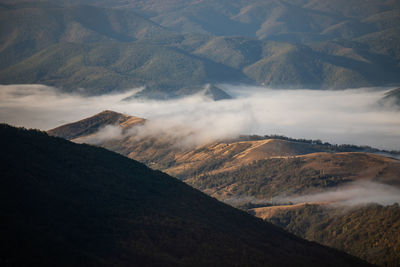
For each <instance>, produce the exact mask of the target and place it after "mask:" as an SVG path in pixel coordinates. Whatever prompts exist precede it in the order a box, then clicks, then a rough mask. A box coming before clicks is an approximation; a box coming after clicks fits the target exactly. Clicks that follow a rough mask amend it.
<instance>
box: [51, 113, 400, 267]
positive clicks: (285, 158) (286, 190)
mask: <svg viewBox="0 0 400 267" xmlns="http://www.w3.org/2000/svg"><path fill="white" fill-rule="evenodd" d="M108 112H110V111H108ZM110 113H111V112H110ZM113 114H114V115H113V116H116V117H126V118H135V117H130V116H127V115H122V114H119V113H113ZM102 117H104V113H100V114H97V115H95V116H94V117H93V118H97V119H95V121H103V119H102ZM106 124H107V123H106V122H105V123H103V124H102V126H100V125H97V126H96V127H95V128H91V127H90V126H89V127H87V126H86V125H85V124H82V123H80V122H77V123H71V124H69V125H66V126H61V127H59V128H57V129H59V130H57V129H56V130H51V131H49V133H50V134H52V135H56V136H59V137H63V138H67V137H68V135H69V134H68V133H69V131H71V130H72V129H73V130H72V131H76V129H75V127H77V128H78V129H79V130H78V132H82V133H83V134H82V135H80V136H77V135H75V137H74V138H73V139H71V140H73V141H74V142H77V143H82V142H89V143H90V142H94V143H95V144H96V145H100V146H103V147H106V148H108V149H110V150H113V151H116V152H118V153H121V154H123V155H126V156H128V157H130V158H133V159H136V160H139V161H141V162H143V163H145V164H147V165H148V166H150V167H152V168H153V169H159V170H163V171H165V172H167V173H169V174H170V175H173V176H175V177H178V178H179V179H181V180H183V181H184V182H186V183H187V184H189V185H191V186H193V187H195V188H197V189H200V190H201V191H203V192H205V193H207V194H208V195H211V196H213V197H215V198H217V199H219V200H221V201H224V202H226V203H229V204H230V205H233V206H236V207H238V208H241V209H243V210H245V211H248V212H249V213H251V214H253V215H255V216H257V217H260V218H263V219H267V220H269V221H271V222H273V223H274V224H277V225H278V226H280V227H284V228H285V229H286V230H288V231H290V232H292V233H294V234H296V235H299V236H300V237H303V238H306V239H309V240H313V241H316V242H319V243H322V244H325V245H328V246H332V247H335V248H337V249H340V250H344V251H346V252H348V253H351V254H352V255H355V256H357V257H361V258H363V259H365V260H367V261H369V262H370V263H373V264H378V265H380V266H395V263H396V262H397V261H398V256H396V255H398V253H397V249H398V248H397V247H398V242H397V241H396V240H397V239H396V238H398V237H399V236H398V231H397V230H396V229H397V228H396V227H398V219H396V218H398V206H393V207H391V206H385V207H383V206H376V205H375V206H361V207H353V208H352V209H346V208H343V207H342V206H341V207H339V208H332V206H331V205H330V204H332V203H334V204H335V202H332V201H334V200H330V202H326V203H317V202H316V201H312V202H311V203H308V202H301V201H300V200H299V201H300V202H298V203H295V204H293V203H287V204H286V205H283V204H279V201H281V200H282V199H292V198H293V197H296V196H297V197H300V196H305V195H310V194H311V195H312V194H317V193H324V192H327V191H329V192H333V191H335V190H339V189H342V188H344V187H346V186H353V185H354V183H356V184H357V183H369V182H372V183H380V184H385V185H386V186H392V187H393V188H400V176H399V173H400V161H399V160H398V159H395V154H390V153H388V152H386V154H385V153H382V152H380V151H378V150H374V149H372V148H368V147H357V146H351V145H343V146H333V145H330V144H326V143H322V142H321V141H311V140H295V139H290V138H284V137H278V136H275V137H274V136H266V137H260V136H242V137H240V138H238V139H235V140H220V141H216V142H213V143H211V144H204V145H199V146H196V147H193V146H189V147H188V146H179V145H176V144H178V143H179V142H181V141H182V138H184V137H183V136H181V135H176V136H174V135H167V134H165V133H163V134H158V133H156V132H148V133H147V134H146V133H145V132H143V130H145V129H146V128H145V127H144V128H143V129H142V128H141V127H142V125H136V126H135V125H131V127H128V128H126V127H124V126H118V125H117V127H119V128H120V129H121V130H122V131H126V132H127V134H125V135H124V134H121V135H118V137H117V138H99V137H96V135H98V133H97V134H96V133H93V132H94V131H95V129H98V128H105V127H106ZM144 126H145V123H144ZM86 129H87V130H89V132H90V134H85V133H84V132H85V131H86ZM128 129H129V130H128ZM140 129H142V130H140ZM176 131H177V132H181V131H180V130H179V129H176ZM189 134H190V132H189ZM383 154H384V155H383ZM390 156H392V158H391V157H390ZM374 185H376V184H374ZM366 194H369V193H366ZM287 197H290V198H287ZM339 200H340V199H339ZM287 201H288V200H287ZM304 201H307V200H306V199H305V200H304ZM271 205H272V206H271ZM380 221H382V223H383V224H381V223H380ZM360 222H368V223H367V224H362V225H361V224H360ZM343 229H345V230H343ZM346 229H349V230H346ZM350 229H352V230H350ZM396 231H397V232H396ZM333 232H335V233H338V234H337V235H333V234H332V233H333ZM382 233H383V234H382ZM393 264H394V265H393Z"/></svg>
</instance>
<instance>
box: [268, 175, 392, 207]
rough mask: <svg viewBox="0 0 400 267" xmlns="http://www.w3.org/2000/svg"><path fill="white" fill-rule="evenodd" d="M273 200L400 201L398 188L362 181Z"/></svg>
mask: <svg viewBox="0 0 400 267" xmlns="http://www.w3.org/2000/svg"><path fill="white" fill-rule="evenodd" d="M275 202H277V203H279V202H282V203H285V202H292V203H304V202H325V203H331V204H332V205H339V206H354V205H362V204H369V203H377V204H381V205H392V204H394V203H400V189H398V188H397V187H394V186H390V185H386V184H381V183H375V182H366V181H362V182H354V183H351V184H349V185H347V186H343V187H339V188H336V189H334V190H330V191H326V192H322V193H317V194H311V195H305V196H296V197H285V198H279V197H278V198H276V199H275Z"/></svg>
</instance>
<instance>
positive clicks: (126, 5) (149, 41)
mask: <svg viewBox="0 0 400 267" xmlns="http://www.w3.org/2000/svg"><path fill="white" fill-rule="evenodd" d="M0 14H1V24H0V25H1V26H0V27H1V28H0V40H1V43H2V45H1V46H0V83H2V84H13V83H14V84H15V83H41V84H46V85H52V86H56V87H58V88H60V90H63V91H67V92H80V93H83V94H103V93H107V92H111V91H121V90H126V89H131V88H137V87H142V86H144V87H145V89H144V90H143V91H142V92H141V94H140V95H138V97H149V98H162V99H164V98H170V97H179V96H182V95H188V94H192V93H196V92H199V91H200V90H202V89H203V88H204V86H205V85H206V84H212V85H216V84H218V83H246V84H259V85H264V86H268V87H272V88H313V89H340V88H351V87H353V88H354V87H366V86H393V85H396V84H399V81H400V80H399V76H400V75H399V73H400V69H399V67H400V63H399V62H400V61H399V60H400V51H399V46H398V44H399V37H398V36H399V29H400V28H399V26H398V25H399V23H398V22H399V20H400V5H399V4H398V2H397V1H378V0H373V1H369V2H368V4H366V3H365V2H364V1H361V0H352V1H350V2H346V3H341V4H335V5H332V4H331V3H330V2H329V1H328V0H319V1H314V0H307V1H306V0H304V1H285V0H274V1H267V2H265V1H260V0H253V1H239V0H237V1H228V2H226V3H224V2H223V1H218V2H213V1H206V0H203V1H178V0H176V1H168V2H165V1H156V0H154V1H139V0H131V1H81V0H80V1H52V2H46V1H36V0H35V1H33V0H30V1H3V2H2V4H1V5H0Z"/></svg>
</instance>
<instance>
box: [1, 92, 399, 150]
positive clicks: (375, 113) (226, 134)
mask: <svg viewBox="0 0 400 267" xmlns="http://www.w3.org/2000/svg"><path fill="white" fill-rule="evenodd" d="M220 87H221V88H223V89H224V90H225V91H226V92H228V93H229V94H231V95H233V96H234V98H233V99H230V100H222V101H212V100H210V99H208V98H206V97H204V96H203V95H193V96H189V97H183V98H179V99H171V100H164V101H157V100H142V99H131V100H129V101H124V99H125V98H127V97H128V96H130V95H132V93H133V92H136V91H138V90H140V89H134V90H132V91H129V92H124V93H118V94H110V95H102V96H91V97H84V96H80V95H77V94H65V93H60V92H59V90H56V89H54V88H51V87H47V86H43V85H2V86H0V121H1V122H5V123H9V124H12V125H16V126H24V127H28V128H39V129H43V130H47V129H50V128H54V127H57V126H59V125H61V124H64V123H68V122H73V121H76V120H80V119H83V118H86V117H89V116H92V115H94V114H96V113H98V112H101V111H103V110H106V109H108V110H113V111H116V112H121V113H125V114H128V115H133V116H137V117H142V118H145V119H148V121H149V123H150V122H151V124H150V125H151V127H149V128H148V131H151V132H156V131H163V132H169V133H170V134H171V135H176V134H177V133H178V132H180V131H179V130H178V131H177V129H186V132H190V133H191V142H193V144H196V145H197V144H202V143H205V142H212V141H215V140H217V139H221V138H231V137H236V136H237V135H240V134H259V135H266V134H268V135H270V134H279V135H286V136H289V137H293V138H306V139H320V140H322V141H327V142H330V143H334V144H356V145H369V146H373V147H377V148H382V149H388V150H392V149H395V150H400V142H399V141H398V140H400V116H399V115H400V112H399V111H396V110H395V109H390V108H389V109H387V108H383V107H382V106H379V105H378V104H377V103H378V102H379V100H380V99H381V98H382V97H383V96H384V94H385V92H386V91H385V90H382V89H381V90H378V89H372V88H367V89H351V90H339V91H323V90H272V89H267V88H263V87H251V86H244V85H243V86H232V85H220ZM107 130H108V131H109V132H110V134H111V133H112V134H115V132H113V130H110V129H107ZM102 134H103V136H104V133H102ZM104 137H105V138H106V137H107V134H105V136H104ZM186 141H187V140H186Z"/></svg>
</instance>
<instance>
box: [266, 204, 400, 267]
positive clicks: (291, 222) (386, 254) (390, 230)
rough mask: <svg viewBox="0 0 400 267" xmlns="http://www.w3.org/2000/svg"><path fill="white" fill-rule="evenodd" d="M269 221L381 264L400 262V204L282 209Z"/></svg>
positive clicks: (392, 264) (307, 237)
mask: <svg viewBox="0 0 400 267" xmlns="http://www.w3.org/2000/svg"><path fill="white" fill-rule="evenodd" d="M268 221H270V222H272V223H274V224H276V225H278V226H281V227H283V228H284V229H286V230H288V231H290V232H292V233H295V234H296V235H298V236H301V237H303V238H306V239H308V240H313V241H317V242H319V243H321V244H324V245H327V246H330V247H334V248H337V249H340V250H343V251H346V252H348V253H350V254H352V255H355V256H358V257H361V258H363V259H365V260H367V261H369V262H371V263H373V264H377V265H380V266H398V264H399V262H400V242H399V240H400V207H399V205H398V204H393V205H391V206H381V205H377V204H371V205H367V206H361V207H347V208H343V207H340V208H326V207H325V208H324V207H321V206H318V205H305V206H301V207H299V208H297V209H291V210H284V209H282V210H281V211H279V212H278V213H276V214H274V215H273V217H271V218H269V219H268Z"/></svg>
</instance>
